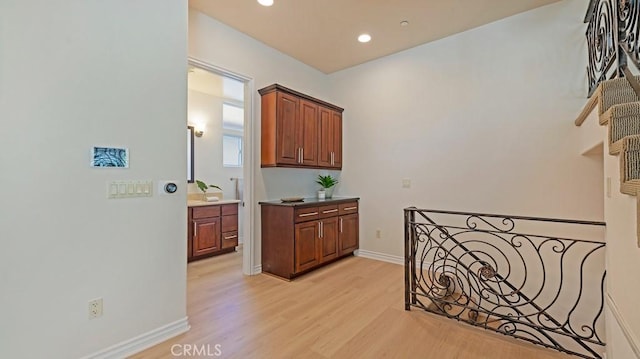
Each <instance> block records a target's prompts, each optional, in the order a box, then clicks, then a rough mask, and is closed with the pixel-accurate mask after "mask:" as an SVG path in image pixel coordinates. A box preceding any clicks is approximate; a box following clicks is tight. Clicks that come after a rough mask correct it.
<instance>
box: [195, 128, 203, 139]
mask: <svg viewBox="0 0 640 359" xmlns="http://www.w3.org/2000/svg"><path fill="white" fill-rule="evenodd" d="M193 134H194V135H196V137H202V135H204V131H203V130H202V129H199V128H196V129H195V131H193Z"/></svg>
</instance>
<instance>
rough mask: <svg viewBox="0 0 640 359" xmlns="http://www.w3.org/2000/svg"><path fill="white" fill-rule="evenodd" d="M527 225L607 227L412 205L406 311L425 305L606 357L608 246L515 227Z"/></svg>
mask: <svg viewBox="0 0 640 359" xmlns="http://www.w3.org/2000/svg"><path fill="white" fill-rule="evenodd" d="M416 216H417V217H418V220H416ZM434 216H437V217H438V218H440V219H442V221H447V222H448V224H444V223H438V222H437V221H436V220H434V219H433V218H432V217H434ZM434 218H435V217H434ZM451 222H454V224H451ZM523 222H526V223H527V224H529V222H531V223H543V224H544V223H552V224H553V225H563V226H565V225H568V226H582V227H584V226H604V223H603V222H595V221H576V220H562V219H555V218H538V217H522V216H506V215H498V214H484V213H470V212H457V211H442V210H425V209H417V208H407V209H405V309H407V310H410V309H411V307H418V308H422V309H424V310H427V311H430V312H433V313H437V314H440V315H444V316H447V317H449V318H453V319H457V320H460V321H464V322H466V323H469V324H472V325H475V326H480V327H483V328H485V329H491V330H494V331H497V332H499V333H502V334H506V335H510V336H513V337H516V338H519V339H523V340H527V341H530V342H533V343H535V344H539V345H543V346H545V347H550V348H554V349H557V350H559V351H562V352H567V353H571V354H574V355H578V356H581V357H584V358H600V352H601V349H602V346H603V345H604V342H603V340H602V335H601V334H600V332H601V331H602V320H601V319H602V318H601V314H602V311H603V308H604V287H603V286H604V278H605V271H604V262H603V260H604V257H603V255H604V250H603V248H604V246H605V244H604V243H602V242H599V241H594V240H585V239H570V238H563V237H562V236H548V235H542V234H536V235H532V234H524V233H521V232H519V231H516V226H517V225H519V224H521V223H523ZM594 275H595V276H596V277H597V280H594ZM572 288H573V289H577V291H572V290H571V289H572ZM587 294H591V296H589V295H587ZM594 297H596V298H597V302H593V298H594ZM589 300H591V301H592V302H593V303H589ZM585 303H586V304H585ZM585 305H587V308H585ZM585 312H586V314H585ZM585 318H586V319H585Z"/></svg>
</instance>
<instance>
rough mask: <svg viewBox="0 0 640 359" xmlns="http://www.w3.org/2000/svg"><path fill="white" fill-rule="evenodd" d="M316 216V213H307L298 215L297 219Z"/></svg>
mask: <svg viewBox="0 0 640 359" xmlns="http://www.w3.org/2000/svg"><path fill="white" fill-rule="evenodd" d="M317 214H318V212H309V213H303V214H299V215H298V217H309V216H316V215H317Z"/></svg>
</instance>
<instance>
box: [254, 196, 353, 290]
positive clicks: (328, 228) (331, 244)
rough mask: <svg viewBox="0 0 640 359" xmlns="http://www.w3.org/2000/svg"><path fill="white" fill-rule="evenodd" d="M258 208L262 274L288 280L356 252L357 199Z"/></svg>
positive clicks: (275, 204) (348, 198)
mask: <svg viewBox="0 0 640 359" xmlns="http://www.w3.org/2000/svg"><path fill="white" fill-rule="evenodd" d="M260 204H261V205H262V207H261V211H262V271H263V272H265V273H270V274H274V275H276V276H279V277H282V278H285V279H292V278H294V277H295V276H297V275H300V274H302V273H306V272H308V271H310V270H313V269H315V268H318V267H320V266H322V265H325V264H327V263H330V262H332V261H335V260H336V259H338V258H341V257H344V256H348V255H350V254H352V253H353V251H354V250H356V249H358V244H359V242H358V239H359V237H358V232H359V225H358V198H353V197H347V198H340V199H330V200H323V201H318V200H315V199H306V200H305V202H300V203H295V204H291V203H280V202H279V201H277V202H261V203H260Z"/></svg>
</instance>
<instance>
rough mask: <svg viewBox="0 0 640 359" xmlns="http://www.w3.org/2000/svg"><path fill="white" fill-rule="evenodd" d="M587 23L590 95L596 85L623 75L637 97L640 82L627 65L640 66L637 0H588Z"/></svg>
mask: <svg viewBox="0 0 640 359" xmlns="http://www.w3.org/2000/svg"><path fill="white" fill-rule="evenodd" d="M584 22H585V23H588V25H587V32H586V36H587V49H588V52H589V64H588V66H587V76H588V81H589V97H591V95H592V94H593V93H594V92H595V90H596V88H597V87H598V84H600V83H601V82H602V81H604V80H607V79H612V78H616V77H624V78H626V79H627V81H629V84H630V85H631V87H632V88H633V89H634V91H635V93H636V95H637V96H638V98H640V83H639V82H638V81H637V80H636V79H635V78H634V77H633V74H632V72H631V70H630V69H629V66H628V60H631V63H633V64H634V65H635V67H636V69H640V38H639V35H640V0H590V2H589V7H588V9H587V13H586V15H585V18H584Z"/></svg>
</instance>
